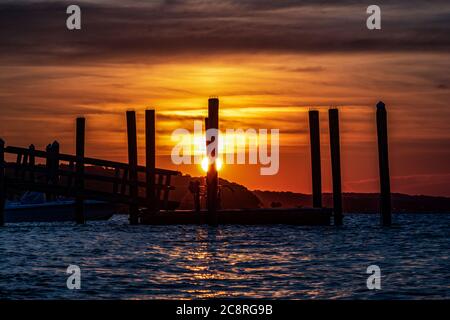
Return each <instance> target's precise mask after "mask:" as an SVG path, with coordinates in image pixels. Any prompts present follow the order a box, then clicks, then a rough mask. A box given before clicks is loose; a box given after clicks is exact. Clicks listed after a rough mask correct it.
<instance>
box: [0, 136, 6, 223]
mask: <svg viewBox="0 0 450 320" xmlns="http://www.w3.org/2000/svg"><path fill="white" fill-rule="evenodd" d="M5 173H6V172H5V141H3V140H2V139H0V226H3V225H5V203H6V181H5V180H6V177H5Z"/></svg>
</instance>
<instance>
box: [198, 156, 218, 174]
mask: <svg viewBox="0 0 450 320" xmlns="http://www.w3.org/2000/svg"><path fill="white" fill-rule="evenodd" d="M222 166H223V162H222V159H221V158H217V159H216V170H217V171H220V169H222ZM208 167H209V159H208V157H204V158H203V159H202V169H203V171H205V172H208Z"/></svg>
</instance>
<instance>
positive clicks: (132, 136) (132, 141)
mask: <svg viewBox="0 0 450 320" xmlns="http://www.w3.org/2000/svg"><path fill="white" fill-rule="evenodd" d="M127 136H128V164H129V168H130V169H129V183H130V184H129V191H130V197H131V204H130V208H129V210H130V212H129V213H130V224H133V225H134V224H138V223H139V216H138V214H139V208H138V204H137V199H138V173H137V166H138V156H137V133H136V112H134V111H127Z"/></svg>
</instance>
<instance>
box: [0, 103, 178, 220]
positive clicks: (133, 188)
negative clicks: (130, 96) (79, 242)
mask: <svg viewBox="0 0 450 320" xmlns="http://www.w3.org/2000/svg"><path fill="white" fill-rule="evenodd" d="M127 119H128V120H129V121H128V122H127V127H128V130H127V132H128V158H129V160H130V161H129V163H122V162H116V161H110V160H103V159H97V158H89V157H85V156H84V140H85V119H84V118H78V119H77V122H76V123H77V131H76V155H70V154H64V153H60V152H59V143H58V142H56V141H55V142H53V143H52V144H50V145H48V146H47V148H46V150H45V151H44V150H36V149H35V146H34V145H30V146H29V147H28V148H22V147H15V146H6V145H5V142H4V141H3V140H1V139H0V225H2V224H3V223H4V207H5V205H4V204H5V200H6V194H7V190H11V191H12V190H14V191H36V192H42V193H45V194H46V196H47V197H46V198H47V199H52V198H54V197H55V196H64V197H70V198H74V199H75V219H76V221H77V222H78V223H83V222H84V212H83V201H84V200H86V199H91V200H101V201H106V202H110V203H117V204H124V205H127V206H129V212H130V222H131V223H132V224H136V223H138V216H139V212H138V210H139V208H145V209H147V210H146V212H147V213H151V212H157V211H161V210H174V209H175V208H176V206H177V204H178V203H177V202H175V201H171V200H170V197H169V195H170V191H171V190H174V189H175V187H174V186H173V185H172V182H173V181H172V176H176V175H180V174H181V173H180V172H179V171H173V170H166V169H160V168H155V150H156V149H155V145H154V143H155V139H154V137H155V129H154V121H155V117H154V111H153V110H150V111H149V110H148V112H146V124H147V128H146V135H147V143H146V166H140V165H138V164H137V143H136V118H135V114H134V112H133V111H129V112H127ZM130 120H132V121H130ZM14 158H15V161H11V160H9V159H14ZM8 160H9V161H8Z"/></svg>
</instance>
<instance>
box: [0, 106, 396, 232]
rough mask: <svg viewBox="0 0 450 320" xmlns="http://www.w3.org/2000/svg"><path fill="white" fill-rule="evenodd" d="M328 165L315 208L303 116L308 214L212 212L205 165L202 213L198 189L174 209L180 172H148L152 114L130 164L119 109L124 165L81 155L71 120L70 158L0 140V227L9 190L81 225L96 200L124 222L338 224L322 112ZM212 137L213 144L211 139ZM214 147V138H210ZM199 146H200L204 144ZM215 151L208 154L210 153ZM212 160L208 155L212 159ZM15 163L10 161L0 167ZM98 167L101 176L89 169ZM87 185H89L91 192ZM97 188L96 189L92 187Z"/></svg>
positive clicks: (383, 146)
mask: <svg viewBox="0 0 450 320" xmlns="http://www.w3.org/2000/svg"><path fill="white" fill-rule="evenodd" d="M328 115H329V131H330V148H331V162H332V163H331V165H332V166H331V167H332V182H333V206H334V208H324V207H322V182H321V158H320V130H319V112H318V111H317V110H311V111H310V112H309V125H310V139H311V171H312V186H313V188H312V189H313V208H291V209H240V210H223V209H221V207H220V197H219V194H220V186H219V185H218V181H219V180H218V172H217V170H216V167H215V163H212V164H211V163H210V165H209V170H208V172H207V174H206V178H205V180H206V192H205V196H206V210H202V209H201V208H200V192H199V185H194V184H192V185H191V186H190V187H189V189H190V190H191V192H192V193H193V194H194V195H195V197H196V199H195V201H194V203H195V209H193V210H189V211H180V210H176V208H177V206H178V202H176V201H171V200H169V199H170V198H169V193H170V191H171V190H173V189H174V187H173V186H172V185H171V182H172V176H176V175H180V174H181V173H180V172H178V171H173V170H165V169H159V168H156V167H155V158H156V146H155V127H156V122H155V111H154V110H147V111H146V113H145V126H146V127H145V133H146V141H145V146H146V152H145V155H146V160H145V164H146V165H145V166H140V165H138V155H137V152H138V151H137V133H136V114H135V112H134V111H127V113H126V118H127V137H128V163H122V162H115V161H109V160H103V159H96V158H89V157H86V156H85V127H86V120H85V119H84V118H78V119H77V120H76V148H75V149H76V154H75V155H69V154H63V153H60V146H59V143H58V142H56V141H55V142H53V143H52V144H49V145H48V146H47V148H46V150H45V151H44V150H36V148H35V146H34V145H30V146H29V147H28V148H22V147H15V146H8V145H6V143H5V142H4V141H3V140H1V139H0V226H1V225H3V224H4V208H5V200H6V197H7V194H8V191H9V190H14V191H37V192H42V193H45V194H46V195H47V199H52V198H54V197H55V196H63V197H68V198H73V199H75V206H74V221H76V222H77V223H79V224H82V223H84V222H85V218H84V205H83V203H84V201H85V200H88V199H89V200H101V201H105V202H108V203H118V204H122V205H126V206H127V207H128V211H129V216H130V224H150V225H158V224H204V223H208V224H209V225H218V224H294V225H329V224H331V218H332V217H333V218H334V219H333V220H334V225H341V224H342V222H343V214H342V211H343V209H342V190H341V163H340V137H339V116H338V110H337V109H330V110H329V114H328ZM386 119H387V118H386V109H385V105H384V104H383V103H382V102H380V103H378V104H377V129H378V130H377V133H378V150H379V169H380V179H381V183H380V186H381V197H380V209H381V213H382V214H381V217H382V224H383V225H385V226H389V225H390V224H391V204H390V183H389V161H388V147H387V121H386ZM209 128H211V129H218V128H219V100H218V99H217V98H213V99H210V100H209V105H208V118H206V119H205V130H207V129H209ZM212 139H218V134H216V136H214V137H213V138H212ZM212 141H214V140H212ZM212 141H206V144H207V145H208V144H210V143H212ZM216 152H218V151H217V150H214V153H216ZM213 155H215V154H213ZM7 158H15V161H10V162H8V161H7ZM95 168H102V170H101V171H102V173H101V174H100V173H98V172H96V171H95ZM93 184H95V185H96V186H97V187H95V188H94V187H92V185H93ZM99 185H100V186H101V187H99Z"/></svg>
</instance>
